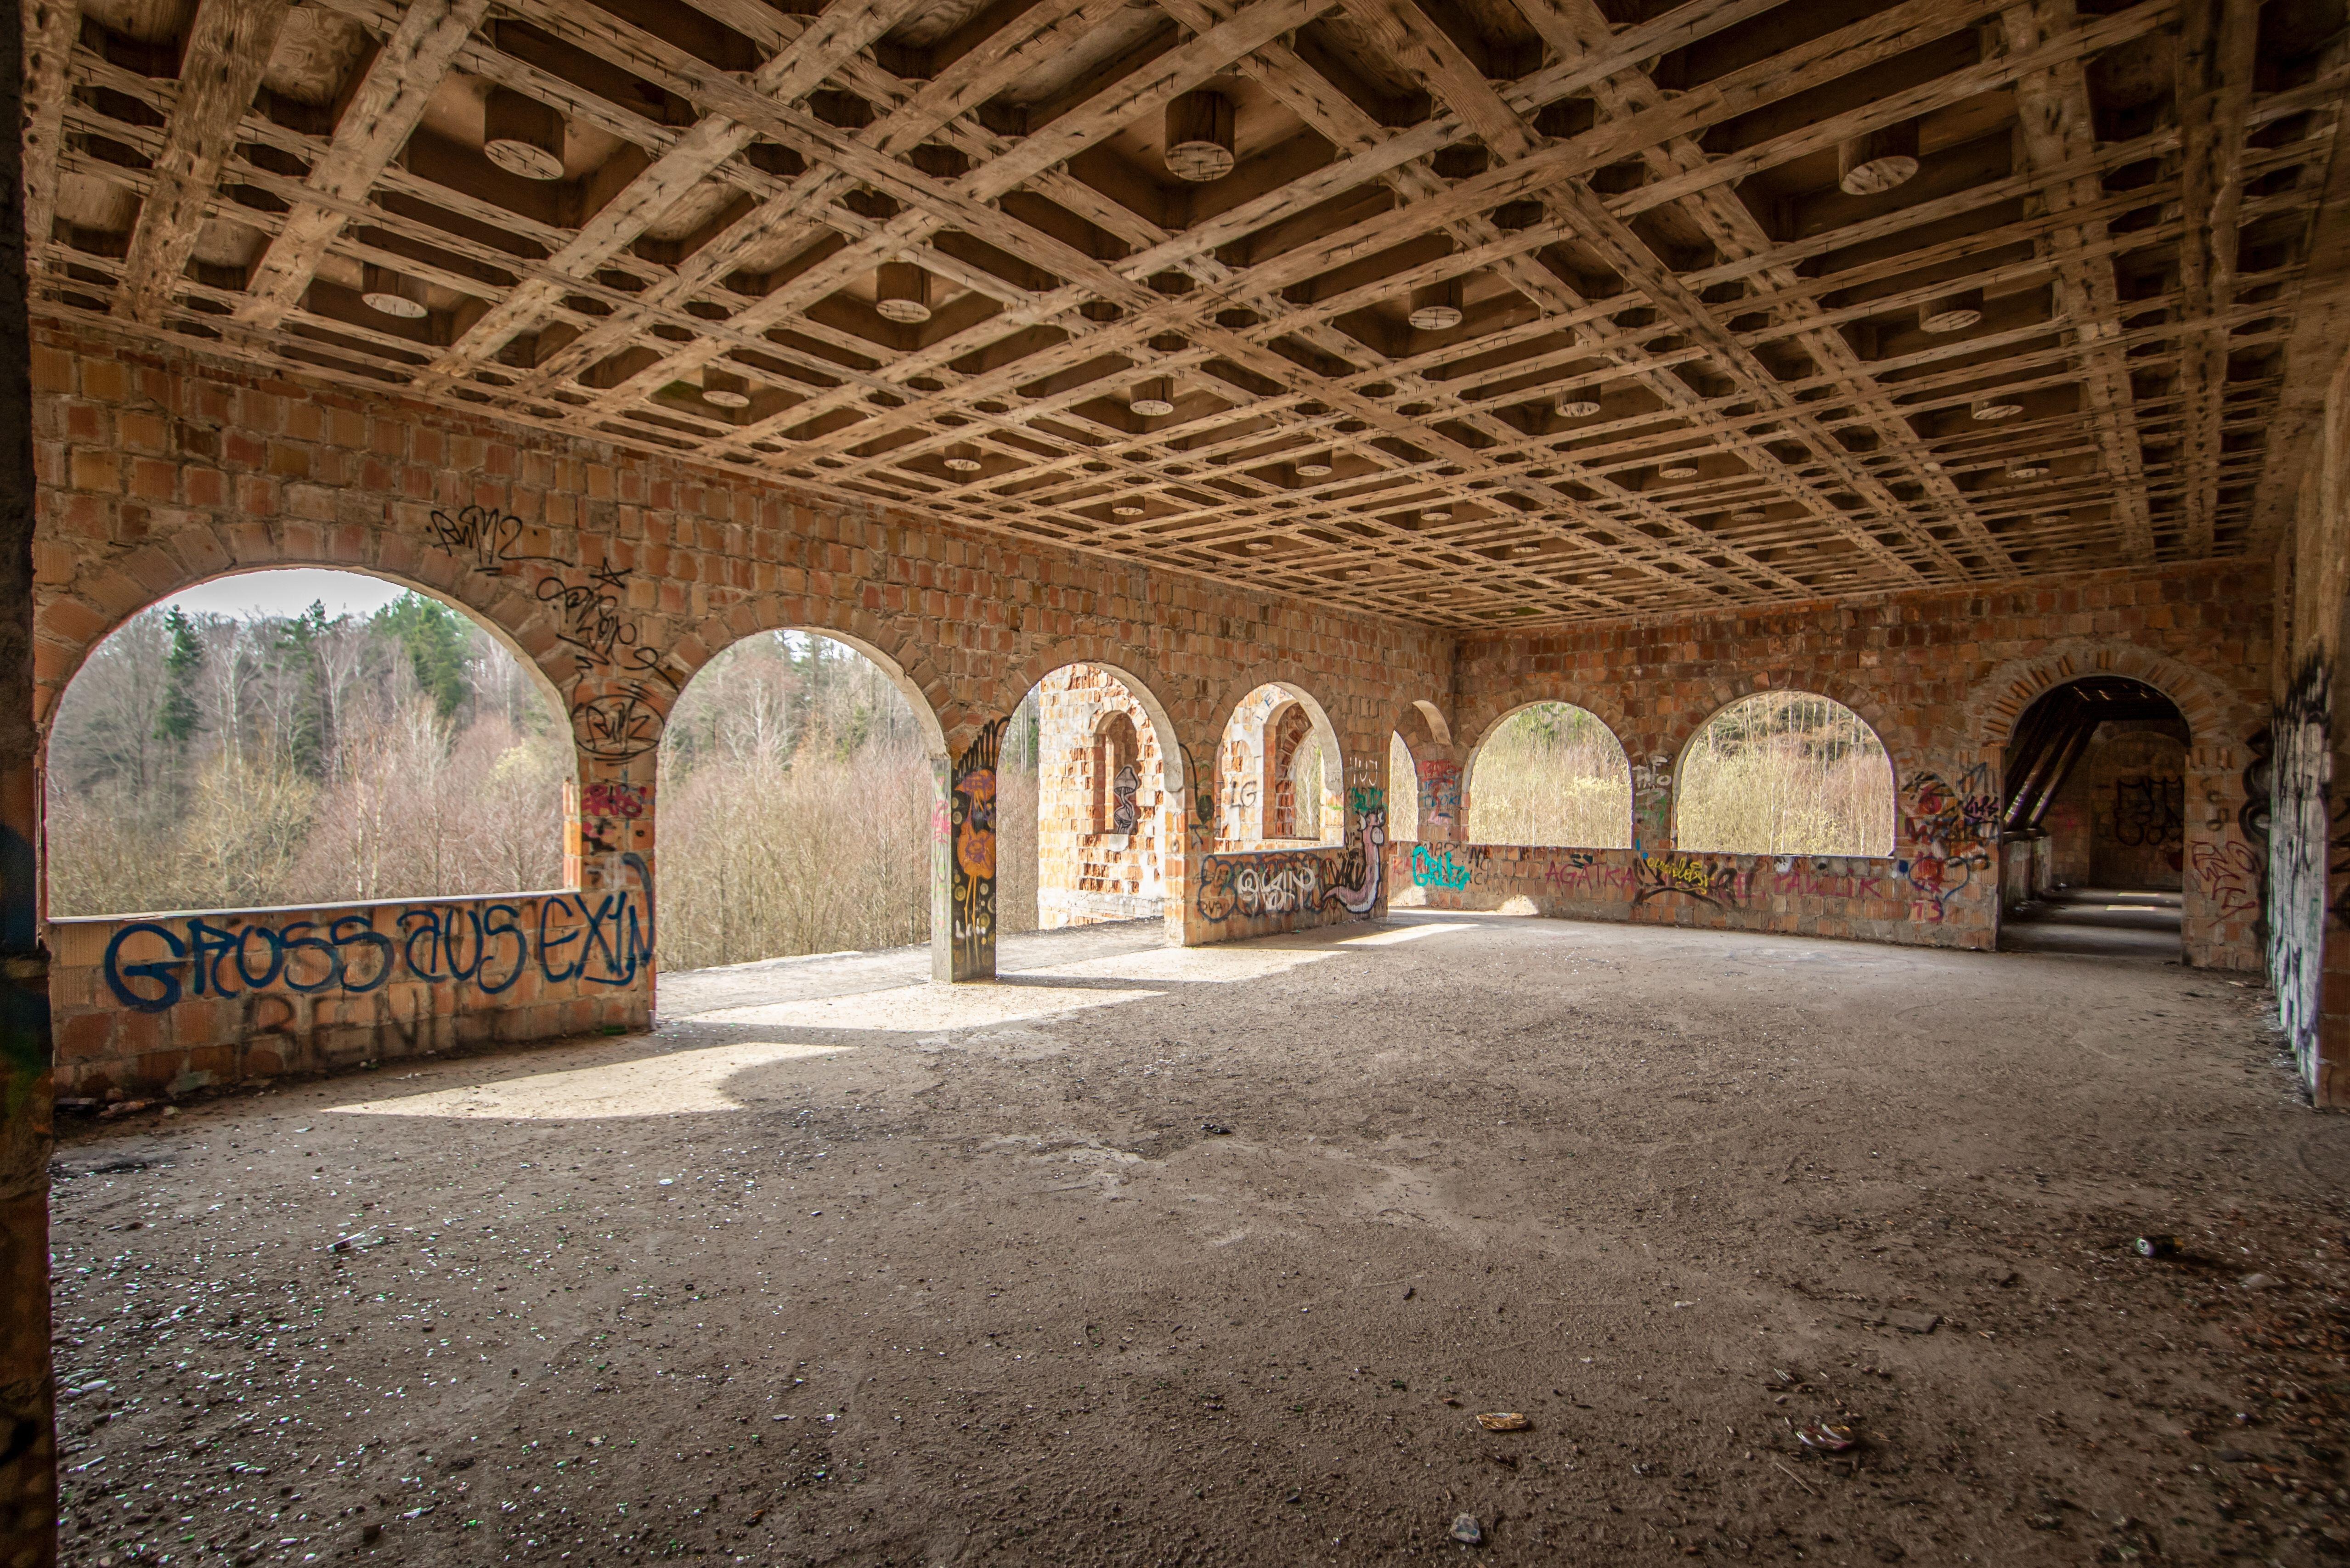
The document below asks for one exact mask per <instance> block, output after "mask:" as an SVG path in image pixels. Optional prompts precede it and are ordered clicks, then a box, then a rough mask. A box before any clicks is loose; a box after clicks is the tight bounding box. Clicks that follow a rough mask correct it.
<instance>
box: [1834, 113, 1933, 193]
mask: <svg viewBox="0 0 2350 1568" xmlns="http://www.w3.org/2000/svg"><path fill="white" fill-rule="evenodd" d="M1917 172H1918V122H1917V121H1916V120H1914V119H1905V120H1903V121H1901V122H1900V123H1899V124H1898V125H1887V126H1884V127H1882V128H1880V129H1878V130H1872V131H1869V132H1868V133H1866V135H1863V136H1856V137H1853V138H1851V139H1850V140H1846V141H1843V142H1839V143H1838V144H1837V146H1836V189H1837V190H1839V191H1842V192H1844V193H1845V194H1846V195H1847V196H1875V195H1877V194H1879V193H1881V192H1886V191H1890V190H1892V189H1893V188H1894V187H1895V186H1897V185H1903V184H1907V183H1908V182H1909V179H1910V177H1911V176H1912V175H1914V174H1916V173H1917Z"/></svg>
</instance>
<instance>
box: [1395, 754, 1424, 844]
mask: <svg viewBox="0 0 2350 1568" xmlns="http://www.w3.org/2000/svg"><path fill="white" fill-rule="evenodd" d="M1418 841H1419V764H1418V763H1415V762H1413V761H1412V755H1411V748H1410V747H1409V746H1407V745H1405V744H1404V743H1403V736H1402V735H1401V734H1400V733H1397V734H1391V735H1389V736H1388V843H1389V844H1413V843H1417V842H1418Z"/></svg>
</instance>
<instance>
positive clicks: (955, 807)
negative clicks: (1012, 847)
mask: <svg viewBox="0 0 2350 1568" xmlns="http://www.w3.org/2000/svg"><path fill="white" fill-rule="evenodd" d="M1011 722H1012V721H1011V720H1010V719H1009V718H1002V719H991V720H989V721H988V722H986V723H984V724H983V725H981V726H980V730H979V733H978V734H977V735H976V736H974V737H973V738H972V742H971V743H970V744H969V745H967V746H965V747H964V748H963V749H962V751H961V752H960V753H957V754H956V755H955V757H954V760H953V761H951V762H947V763H940V764H939V779H938V796H937V800H938V804H937V806H936V807H935V809H934V810H933V811H932V812H931V979H932V980H941V981H958V980H993V979H994V978H995V763H996V758H997V757H998V755H999V754H1000V753H1002V751H1003V731H1004V728H1005V726H1006V725H1008V724H1010V723H1011Z"/></svg>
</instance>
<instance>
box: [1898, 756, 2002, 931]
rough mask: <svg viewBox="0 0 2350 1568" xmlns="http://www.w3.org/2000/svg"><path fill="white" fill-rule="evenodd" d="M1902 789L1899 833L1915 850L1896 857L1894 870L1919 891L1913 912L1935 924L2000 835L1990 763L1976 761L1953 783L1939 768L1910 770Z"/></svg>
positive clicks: (1986, 860)
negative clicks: (1903, 857) (1905, 806)
mask: <svg viewBox="0 0 2350 1568" xmlns="http://www.w3.org/2000/svg"><path fill="white" fill-rule="evenodd" d="M1901 793H1902V794H1903V795H1904V796H1906V797H1907V800H1908V809H1907V811H1906V812H1905V814H1904V815H1903V818H1902V833H1903V835H1904V836H1905V837H1906V838H1907V839H1908V841H1909V844H1910V845H1911V846H1912V847H1913V848H1915V849H1916V850H1917V851H1918V853H1917V854H1916V855H1914V856H1912V857H1910V858H1908V859H1906V860H1897V861H1895V862H1894V863H1893V864H1894V870H1895V872H1896V873H1897V874H1898V875H1899V876H1900V877H1903V878H1904V879H1905V880H1907V881H1908V884H1909V886H1910V888H1911V890H1912V891H1913V892H1915V893H1916V894H1917V897H1916V898H1915V899H1914V900H1912V902H1911V904H1910V914H1911V915H1912V917H1913V918H1915V919H1921V920H1925V921H1927V922H1929V923H1931V924H1939V923H1940V922H1941V920H1942V918H1943V916H1944V914H1945V913H1946V912H1947V907H1948V905H1949V902H1950V898H1952V897H1953V896H1954V895H1956V894H1957V893H1959V892H1960V890H1962V889H1963V888H1967V887H1968V886H1969V885H1970V884H1971V883H1972V882H1973V881H1974V876H1975V873H1976V872H1977V871H1979V870H1981V869H1984V868H1985V867H1989V866H1990V865H1991V846H1992V845H1994V844H1996V843H1997V842H1998V841H1999V797H1998V795H1996V794H1993V793H1991V767H1990V764H1988V763H1976V764H1975V765H1974V766H1972V767H1970V768H1969V769H1967V770H1966V771H1965V772H1964V773H1962V774H1960V775H1959V782H1958V783H1957V784H1955V785H1953V784H1950V783H1948V782H1946V781H1945V780H1944V779H1943V778H1942V777H1941V775H1939V774H1932V773H1916V774H1911V775H1909V782H1908V784H1904V785H1903V786H1902V791H1901Z"/></svg>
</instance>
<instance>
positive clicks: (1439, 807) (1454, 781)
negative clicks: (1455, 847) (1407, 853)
mask: <svg viewBox="0 0 2350 1568" xmlns="http://www.w3.org/2000/svg"><path fill="white" fill-rule="evenodd" d="M1418 771H1419V826H1420V833H1421V835H1422V836H1431V835H1430V833H1429V829H1430V828H1431V827H1434V828H1438V829H1440V830H1441V831H1440V834H1438V835H1434V836H1438V837H1440V838H1444V839H1450V838H1451V837H1452V836H1454V835H1455V834H1456V833H1457V832H1458V831H1459V827H1460V822H1461V764H1460V763H1451V762H1445V761H1443V760H1441V759H1438V760H1436V761H1433V762H1425V763H1419V768H1418Z"/></svg>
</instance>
